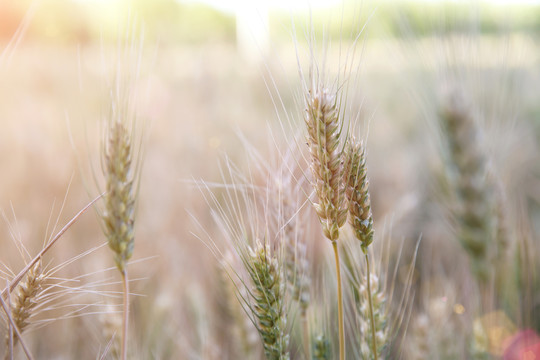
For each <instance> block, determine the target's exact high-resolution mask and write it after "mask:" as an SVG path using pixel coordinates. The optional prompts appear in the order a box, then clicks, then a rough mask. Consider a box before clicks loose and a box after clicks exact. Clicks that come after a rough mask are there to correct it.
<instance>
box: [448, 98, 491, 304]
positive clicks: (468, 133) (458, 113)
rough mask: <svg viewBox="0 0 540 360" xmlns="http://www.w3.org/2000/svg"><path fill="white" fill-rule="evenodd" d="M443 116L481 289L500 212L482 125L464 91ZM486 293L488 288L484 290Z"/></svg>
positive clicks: (463, 236)
mask: <svg viewBox="0 0 540 360" xmlns="http://www.w3.org/2000/svg"><path fill="white" fill-rule="evenodd" d="M440 116H441V120H442V123H443V127H444V130H445V131H444V134H445V135H446V139H447V143H448V147H449V150H450V161H451V168H452V169H454V170H455V173H456V179H455V189H456V192H457V196H458V201H459V203H458V208H457V218H458V221H459V239H460V241H461V244H462V246H463V248H464V249H465V250H466V252H467V253H468V255H469V258H470V259H471V263H472V270H473V273H474V275H475V276H476V279H477V281H478V282H479V285H480V286H481V288H486V287H487V284H488V282H489V281H490V278H491V274H492V266H491V261H492V259H493V255H494V250H495V247H496V244H495V226H496V214H495V204H494V202H493V193H494V189H493V186H492V184H490V182H489V181H487V180H488V178H487V156H486V154H485V153H484V151H483V149H482V148H481V143H480V141H479V140H480V139H479V136H480V129H479V128H478V126H477V124H476V122H475V118H474V114H473V112H472V109H471V106H470V104H469V103H468V102H467V100H466V99H465V97H464V95H463V93H462V92H460V91H457V90H455V91H453V92H451V93H450V94H449V95H448V96H447V97H446V98H445V101H444V103H443V104H442V105H441V110H440ZM483 292H484V293H483V295H484V296H485V295H486V294H485V292H487V290H485V289H484V291H483Z"/></svg>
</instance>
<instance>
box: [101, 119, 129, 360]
mask: <svg viewBox="0 0 540 360" xmlns="http://www.w3.org/2000/svg"><path fill="white" fill-rule="evenodd" d="M131 136H132V134H131V132H130V130H129V129H128V127H127V126H126V123H125V122H124V121H122V120H113V121H111V122H110V123H109V134H108V138H107V140H106V141H107V145H106V147H105V149H104V152H105V153H104V155H103V157H104V163H105V179H106V193H105V210H104V212H103V222H104V224H105V226H104V229H105V234H106V236H107V239H108V243H109V247H110V248H111V249H112V251H113V253H114V261H115V263H116V267H117V268H118V270H119V271H120V273H121V275H122V280H123V281H122V283H123V293H124V325H123V329H122V339H123V342H122V359H126V357H127V331H128V318H129V282H128V273H127V261H128V260H129V259H130V258H131V256H132V255H133V246H134V241H135V234H134V222H135V200H136V187H135V184H134V182H135V179H134V174H135V173H136V172H135V171H134V169H133V163H132V158H133V148H132V144H131Z"/></svg>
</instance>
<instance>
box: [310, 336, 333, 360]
mask: <svg viewBox="0 0 540 360" xmlns="http://www.w3.org/2000/svg"><path fill="white" fill-rule="evenodd" d="M331 358H332V349H331V346H330V341H328V339H326V337H325V336H324V334H320V335H318V336H315V338H314V339H313V357H312V359H313V360H330V359H331Z"/></svg>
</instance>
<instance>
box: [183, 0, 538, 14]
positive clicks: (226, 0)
mask: <svg viewBox="0 0 540 360" xmlns="http://www.w3.org/2000/svg"><path fill="white" fill-rule="evenodd" d="M179 1H180V2H183V3H190V2H191V3H205V4H208V5H211V6H213V7H215V8H217V9H220V10H223V11H227V12H235V11H236V10H237V9H238V8H240V7H242V6H245V5H246V4H250V5H251V6H253V4H258V5H260V6H265V7H269V8H278V9H284V10H292V11H296V10H305V9H310V8H311V9H316V8H321V7H329V6H333V5H336V4H340V3H342V2H343V0H179ZM393 1H398V0H393ZM409 1H410V0H409ZM416 1H417V2H442V1H446V2H458V3H459V2H471V0H416ZM482 2H484V3H491V4H500V5H519V4H540V0H484V1H482Z"/></svg>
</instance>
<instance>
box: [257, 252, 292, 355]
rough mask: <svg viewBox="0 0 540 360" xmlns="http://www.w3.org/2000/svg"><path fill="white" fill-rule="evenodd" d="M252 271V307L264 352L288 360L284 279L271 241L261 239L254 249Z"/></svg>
mask: <svg viewBox="0 0 540 360" xmlns="http://www.w3.org/2000/svg"><path fill="white" fill-rule="evenodd" d="M248 272H249V275H250V277H251V280H252V282H253V289H252V291H251V295H252V297H253V300H254V302H255V304H254V305H253V307H252V310H253V313H254V315H255V318H256V322H257V324H256V325H257V330H258V331H259V334H260V335H261V337H262V340H263V345H264V353H265V355H266V358H267V359H268V360H288V359H289V354H288V352H287V347H288V345H289V338H288V336H287V335H286V334H285V332H284V329H285V326H286V325H287V321H286V318H285V311H284V299H283V295H284V283H283V279H282V274H281V269H280V266H279V263H278V261H277V259H276V258H275V257H273V256H272V254H271V252H270V247H269V246H268V245H266V246H263V245H262V244H260V243H257V245H256V248H255V249H250V254H249V262H248Z"/></svg>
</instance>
